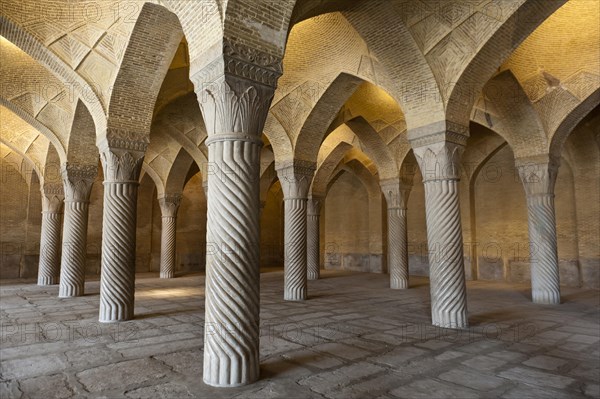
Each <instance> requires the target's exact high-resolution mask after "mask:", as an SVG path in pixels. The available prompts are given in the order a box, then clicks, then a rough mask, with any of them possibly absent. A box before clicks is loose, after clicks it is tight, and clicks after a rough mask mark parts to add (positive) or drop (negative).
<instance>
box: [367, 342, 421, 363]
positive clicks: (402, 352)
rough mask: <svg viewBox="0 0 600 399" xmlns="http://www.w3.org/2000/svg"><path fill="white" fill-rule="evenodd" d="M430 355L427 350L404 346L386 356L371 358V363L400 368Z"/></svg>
mask: <svg viewBox="0 0 600 399" xmlns="http://www.w3.org/2000/svg"><path fill="white" fill-rule="evenodd" d="M427 353H429V352H428V351H427V350H424V349H419V348H414V347H410V346H403V347H401V348H397V349H394V350H393V351H391V352H388V353H386V354H385V355H381V356H376V357H371V358H369V361H372V362H375V363H380V364H385V365H387V366H390V367H399V366H403V365H404V364H406V362H407V361H408V360H410V359H412V358H415V357H418V356H423V355H425V354H427Z"/></svg>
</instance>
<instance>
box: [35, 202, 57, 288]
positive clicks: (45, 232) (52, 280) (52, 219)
mask: <svg viewBox="0 0 600 399" xmlns="http://www.w3.org/2000/svg"><path fill="white" fill-rule="evenodd" d="M61 224H62V213H59V212H50V211H44V212H42V230H41V236H40V263H39V269H38V285H53V284H58V278H59V272H60V227H61Z"/></svg>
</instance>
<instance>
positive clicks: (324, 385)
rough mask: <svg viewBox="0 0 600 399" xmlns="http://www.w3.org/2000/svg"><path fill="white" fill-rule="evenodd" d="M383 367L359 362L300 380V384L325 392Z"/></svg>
mask: <svg viewBox="0 0 600 399" xmlns="http://www.w3.org/2000/svg"><path fill="white" fill-rule="evenodd" d="M384 370H385V369H384V368H383V367H381V366H376V365H374V364H371V363H367V362H359V363H355V364H352V365H350V366H345V367H341V368H338V369H336V370H333V371H328V372H324V373H320V374H316V375H312V376H310V377H308V378H305V379H302V380H300V381H299V382H298V383H299V384H300V385H306V386H309V387H310V389H311V390H313V391H315V392H319V393H326V392H329V391H333V390H336V389H339V388H341V387H344V386H346V385H349V384H350V383H351V382H353V381H357V380H359V379H361V378H364V377H367V376H369V375H373V374H377V373H380V372H382V371H384Z"/></svg>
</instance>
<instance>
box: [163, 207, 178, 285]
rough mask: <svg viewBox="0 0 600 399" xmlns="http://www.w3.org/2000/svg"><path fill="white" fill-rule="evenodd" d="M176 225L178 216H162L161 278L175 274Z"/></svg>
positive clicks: (171, 276)
mask: <svg viewBox="0 0 600 399" xmlns="http://www.w3.org/2000/svg"><path fill="white" fill-rule="evenodd" d="M176 227H177V218H176V217H173V216H163V217H162V232H161V239H160V278H173V277H174V276H175V231H176Z"/></svg>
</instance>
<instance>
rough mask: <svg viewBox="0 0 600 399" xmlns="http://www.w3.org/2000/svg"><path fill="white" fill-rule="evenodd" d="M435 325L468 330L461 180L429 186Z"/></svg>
mask: <svg viewBox="0 0 600 399" xmlns="http://www.w3.org/2000/svg"><path fill="white" fill-rule="evenodd" d="M425 208H426V215H427V242H428V245H429V254H430V257H429V270H430V272H429V279H430V284H431V318H432V323H433V324H434V325H436V326H440V327H448V328H462V327H467V326H468V320H467V293H466V284H465V271H464V266H463V261H464V260H463V242H462V230H461V225H460V208H459V202H458V180H443V179H441V180H433V181H426V182H425Z"/></svg>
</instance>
